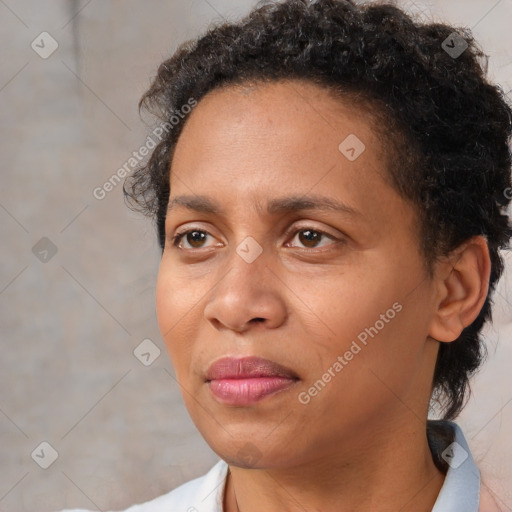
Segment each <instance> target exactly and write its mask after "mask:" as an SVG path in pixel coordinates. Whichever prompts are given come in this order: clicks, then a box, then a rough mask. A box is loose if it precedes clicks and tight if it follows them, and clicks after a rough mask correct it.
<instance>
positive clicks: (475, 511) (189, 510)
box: [62, 422, 501, 512]
mask: <svg viewBox="0 0 512 512" xmlns="http://www.w3.org/2000/svg"><path fill="white" fill-rule="evenodd" d="M447 423H448V424H449V425H450V426H452V428H453V430H454V434H455V438H454V439H455V441H454V443H452V444H451V445H450V446H449V447H446V449H445V451H443V454H444V457H443V458H445V460H447V462H448V460H449V461H450V462H449V464H450V465H449V468H448V471H447V473H446V477H445V480H444V483H443V487H442V488H441V491H440V492H439V495H438V497H437V500H436V502H435V505H434V508H433V509H432V512H501V511H500V509H499V508H498V506H497V505H496V503H495V502H494V500H492V498H491V496H490V495H489V493H488V492H487V491H486V490H485V487H484V486H482V485H481V482H480V472H479V470H478V468H477V467H476V465H475V462H474V460H473V457H472V455H471V452H470V450H469V446H468V444H467V442H466V439H465V437H464V434H463V433H462V430H461V429H460V427H459V426H458V425H457V424H456V423H453V422H447ZM227 471H228V465H227V463H226V462H225V461H223V460H219V462H217V463H216V464H215V465H214V466H213V467H212V468H211V469H210V471H208V473H206V474H205V475H203V476H201V477H199V478H196V479H194V480H190V481H189V482H186V483H184V484H183V485H181V486H179V487H177V488H176V489H174V490H173V491H171V492H169V493H167V494H164V495H162V496H160V497H158V498H155V499H153V500H151V501H148V502H146V503H142V504H140V505H133V506H131V507H129V508H127V509H126V510H125V511H123V512H223V509H222V503H223V497H224V486H225V483H226V476H227ZM481 491H482V496H480V494H481ZM62 512H90V511H86V510H83V509H74V510H64V511H62Z"/></svg>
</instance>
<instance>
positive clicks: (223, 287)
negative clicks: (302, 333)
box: [204, 251, 287, 333]
mask: <svg viewBox="0 0 512 512" xmlns="http://www.w3.org/2000/svg"><path fill="white" fill-rule="evenodd" d="M267 256H268V255H267V254H265V251H263V252H262V253H261V254H260V255H259V256H258V258H256V260H254V261H252V262H251V263H248V262H247V261H245V260H244V259H243V258H242V257H241V256H239V254H238V253H237V252H236V251H233V254H232V256H231V258H230V261H229V264H228V266H229V269H228V270H227V271H224V272H223V276H222V277H221V278H220V279H219V282H218V283H217V285H216V286H214V288H213V290H212V292H211V296H210V298H209V300H208V302H207V303H206V305H205V308H204V317H205V319H206V320H207V321H208V322H209V323H210V324H211V325H212V326H213V327H214V328H215V329H217V330H232V331H236V332H237V333H243V332H245V331H247V330H249V329H254V328H257V329H261V328H268V329H275V328H276V327H279V326H280V325H282V324H283V322H284V321H285V320H286V316H287V308H286V302H285V297H284V290H285V289H286V287H285V286H284V284H283V283H282V281H281V280H280V279H279V278H278V276H277V274H276V272H275V271H273V270H272V268H271V267H270V266H269V263H270V261H269V259H270V258H269V257H267Z"/></svg>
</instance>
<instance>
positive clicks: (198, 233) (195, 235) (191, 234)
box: [172, 229, 210, 249]
mask: <svg viewBox="0 0 512 512" xmlns="http://www.w3.org/2000/svg"><path fill="white" fill-rule="evenodd" d="M208 236H210V233H208V232H207V231H204V230H202V229H188V230H187V231H182V232H181V233H176V235H174V237H173V238H172V244H173V246H176V247H178V248H180V249H202V248H203V247H204V246H203V245H201V244H202V243H204V241H205V240H206V238H207V237H208ZM182 240H184V242H186V243H187V244H188V245H189V247H182V244H181V241H182Z"/></svg>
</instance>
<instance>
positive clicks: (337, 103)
mask: <svg viewBox="0 0 512 512" xmlns="http://www.w3.org/2000/svg"><path fill="white" fill-rule="evenodd" d="M372 122H373V121H372V119H371V118H370V117H369V115H367V114H364V112H362V111H361V110H358V108H357V107H355V106H354V105H353V104H352V103H351V102H348V101H347V102H343V101H342V100H340V99H336V98H334V97H333V96H332V95H331V94H330V93H329V92H328V91H327V90H326V89H324V88H322V87H320V86H318V85H314V84H311V83H307V82H302V81H295V80H293V81H280V82H277V83H272V84H265V85H263V84H261V85H257V86H255V87H251V88H240V87H227V88H223V89H220V90H216V91H213V92H211V93H209V94H208V95H207V96H205V97H204V98H203V99H202V100H201V101H200V102H199V104H198V106H197V107H196V108H195V109H194V111H193V113H192V114H191V116H190V117H189V119H188V121H187V124H186V125H185V127H184V129H183V132H182V134H181V135H180V138H179V141H178V143H177V146H176V151H175V154H174V157H173V162H172V165H171V173H170V184H171V197H170V201H171V202H172V201H173V199H174V198H176V197H177V196H181V195H192V196H194V195H204V196H208V197H209V198H210V199H211V200H213V201H215V202H217V203H218V204H219V205H220V206H221V207H222V208H223V210H224V213H222V214H217V213H206V212H198V211H194V210H190V209H188V208H185V207H183V206H180V205H174V206H173V208H172V209H171V210H169V212H168V214H167V218H166V235H167V240H166V246H165V250H164V253H163V257H162V260H161V266H160V271H159V275H158V281H157V297H156V301H157V317H158V322H159V326H160V330H161V332H162V336H163V338H164V340H165V343H166V346H167V349H168V351H169V354H170V357H171V359H172V362H173V365H174V368H175V371H176V376H177V380H178V382H179V383H180V387H181V390H182V395H183V399H184V402H185V405H186V407H187V409H188V411H189V413H190V416H191V418H192V420H193V421H194V423H195V425H196V426H197V428H198V430H199V431H200V433H201V434H202V435H203V437H204V438H205V440H206V441H207V442H208V444H209V445H210V446H211V448H212V449H213V450H214V451H215V452H216V453H217V454H218V455H219V456H220V457H221V458H223V459H224V460H226V461H227V462H228V464H229V465H230V470H231V475H230V476H229V477H228V479H227V483H226V487H225V494H224V510H225V511H228V512H231V511H236V510H241V511H243V512H253V511H257V510H265V511H267V512H274V511H275V512H277V511H301V512H303V511H305V510H307V511H322V512H331V511H332V512H334V511H336V512H339V511H340V510H347V511H348V510H349V511H351V512H358V511H367V510H373V511H393V512H396V511H397V510H401V511H402V512H405V511H414V512H418V511H422V510H425V511H429V510H431V508H432V506H433V505H434V503H435V501H436V498H437V496H438V494H439V490H440V488H441V486H442V484H443V480H444V475H443V474H442V473H441V472H440V471H438V470H437V469H436V467H435V466H434V464H433V461H432V458H431V454H430V450H429V448H428V444H427V438H426V432H425V423H426V418H427V412H428V404H429V399H430V395H431V384H432V377H433V371H434V366H435V360H436V356H437V352H438V348H439V341H442V342H450V341H453V340H454V339H456V338H457V337H458V335H459V334H460V331H461V330H462V328H463V327H464V326H465V325H468V324H469V323H471V322H472V321H473V320H474V318H476V315H477V314H478V311H479V310H480V308H481V307H482V305H483V301H484V300H485V294H486V291H487V284H486V283H488V275H489V265H490V264H489V255H488V251H487V246H486V244H485V241H484V240H483V239H482V238H480V237H475V238H474V239H472V240H471V241H469V242H468V243H467V244H466V245H465V246H464V247H461V248H460V250H458V251H456V252H455V253H454V254H452V255H450V257H448V258H445V259H443V260H441V261H440V262H439V263H437V264H436V266H435V269H434V270H435V272H434V275H433V277H432V278H429V276H428V274H427V272H426V269H425V262H424V259H423V256H422V254H421V253H420V250H419V240H418V224H417V218H416V214H415V210H414V207H413V206H412V205H411V204H410V203H409V202H407V201H405V200H404V199H403V198H402V197H401V196H400V195H399V194H398V193H397V192H396V191H395V190H394V189H393V188H392V187H391V186H390V185H389V181H388V180H387V179H386V178H387V177H386V174H385V173H386V157H385V154H384V148H383V146H382V142H381V140H382V138H379V137H377V135H376V134H375V133H374V131H373V130H372ZM349 134H355V135H356V136H357V137H358V138H359V139H360V140H361V141H363V143H364V144H365V147H366V148H365V151H364V152H363V153H362V154H361V155H360V156H359V157H358V158H357V159H356V160H354V161H350V160H349V159H347V158H346V157H345V156H344V155H343V154H342V153H341V152H340V151H339V149H338V146H339V144H340V143H341V142H342V141H343V140H344V139H345V138H346V137H347V136H348V135H349ZM288 195H297V196H311V195H321V196H327V197H329V198H332V199H335V200H337V201H342V202H343V203H345V204H346V205H347V206H348V207H349V208H351V209H353V210H354V211H355V212H357V213H348V212H346V211H345V212H343V211H334V210H322V209H308V210H301V211H288V212H279V213H274V214H268V213H267V208H266V207H267V202H268V201H269V200H271V199H275V198H281V197H284V196H288ZM185 229H192V230H193V229H195V230H202V231H205V232H207V234H206V235H205V236H204V238H203V239H201V238H193V237H190V236H189V237H184V238H182V239H181V241H180V244H179V245H178V246H175V245H173V242H172V237H173V236H174V235H175V234H176V232H177V230H185ZM301 229H302V230H303V231H300V230H301ZM307 229H310V230H320V231H324V232H326V233H328V234H329V235H330V236H332V237H333V238H332V239H331V238H329V237H328V236H325V235H324V236H318V238H317V239H308V237H307V236H304V235H305V231H304V230H306V231H307ZM248 236H251V237H252V238H254V239H255V240H256V241H257V242H258V243H259V245H260V246H261V248H262V253H261V254H260V255H259V256H258V257H257V258H256V259H255V261H253V262H252V263H247V262H246V261H245V260H244V259H242V258H241V257H240V256H239V254H238V253H237V252H236V248H237V247H238V246H239V245H240V244H241V242H242V241H243V240H244V239H245V238H246V237H248ZM394 303H399V304H400V305H401V306H402V309H401V311H400V312H399V313H397V314H396V315H395V317H394V318H393V319H392V320H390V321H389V322H387V323H385V326H384V327H383V328H382V329H380V330H379V332H378V334H377V335H376V336H374V338H369V339H368V343H367V345H366V346H362V350H361V351H360V352H358V353H357V355H355V356H354V357H353V359H352V360H350V361H348V364H346V366H344V367H343V370H342V371H341V372H339V373H336V376H335V377H334V378H332V379H331V381H330V382H329V383H328V384H327V385H326V386H325V387H324V388H323V389H322V391H321V392H319V393H318V394H317V395H316V396H314V397H312V398H311V400H310V401H309V403H307V404H303V403H301V402H300V401H299V399H298V394H299V393H300V392H307V390H308V389H309V388H310V387H311V386H312V385H313V384H314V383H315V381H318V379H320V378H321V377H322V375H323V374H324V373H325V372H326V370H327V369H328V368H329V367H332V365H333V363H334V362H335V361H336V360H337V357H338V356H340V355H341V356H343V354H344V353H345V352H346V351H347V350H349V348H350V346H351V343H352V341H353V340H356V339H357V336H358V334H359V333H361V332H362V331H364V329H365V328H368V327H370V326H374V325H375V324H376V321H377V320H379V319H380V318H381V316H380V315H381V314H384V313H385V312H386V311H387V310H389V309H390V308H391V307H392V305H393V304H394ZM256 319H259V320H256ZM437 340H438V341H437ZM247 355H257V356H261V357H265V358H267V359H270V360H273V361H275V362H277V363H279V364H282V365H285V366H287V367H289V368H291V369H293V370H294V371H295V372H296V374H297V375H298V376H299V380H298V381H297V382H296V384H294V385H293V386H292V387H291V388H289V389H286V390H283V391H280V392H278V393H276V394H274V395H270V396H267V397H266V398H265V399H263V400H261V401H259V402H257V403H256V404H253V405H251V406H227V405H223V404H221V403H220V402H219V401H217V400H216V399H215V397H214V396H213V395H212V394H211V392H210V390H209V386H208V384H207V383H206V382H205V374H206V371H207V369H208V367H209V365H210V364H211V363H212V362H213V361H215V360H216V359H218V358H220V357H222V356H247ZM248 443H249V444H248ZM249 452H251V453H252V454H253V456H252V457H251V459H252V460H250V461H249V460H248V458H247V453H249ZM235 492H236V499H235Z"/></svg>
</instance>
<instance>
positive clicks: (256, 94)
mask: <svg viewBox="0 0 512 512" xmlns="http://www.w3.org/2000/svg"><path fill="white" fill-rule="evenodd" d="M375 123H376V121H375V117H374V116H371V115H369V114H368V111H367V110H366V109H361V108H359V107H357V106H355V105H354V103H353V102H352V100H351V99H349V98H347V99H346V100H343V98H341V99H340V98H338V97H335V96H334V94H333V93H332V92H331V91H330V90H329V89H327V88H325V87H322V86H319V85H316V84H312V83H309V82H303V81H298V80H287V81H277V82H271V83H259V84H256V85H249V86H247V85H244V86H228V87H225V88H221V89H217V90H214V91H212V92H210V93H209V94H207V95H206V96H205V97H204V98H202V99H201V101H200V102H199V104H198V105H197V107H196V108H195V109H194V111H193V112H192V114H191V115H190V117H189V119H188V120H187V123H186V125H185V127H184V129H183V131H182V133H181V135H180V138H179V140H178V143H177V146H176V149H175V152H174V155H173V162H172V170H173V171H176V172H178V170H179V171H181V172H182V173H183V172H186V173H187V175H188V176H190V178H191V179H192V178H193V177H194V176H197V177H198V176H199V175H201V177H202V179H208V177H212V178H215V177H217V178H220V177H221V176H216V174H217V173H220V172H221V173H222V177H223V178H224V179H236V178H238V177H240V176H241V175H245V179H246V181H248V180H250V181H251V183H255V182H257V181H258V179H261V180H264V181H265V182H267V183H271V182H277V181H282V180H283V179H286V178H287V174H291V175H289V176H288V178H290V179H293V180H294V181H295V182H296V183H298V182H302V183H303V182H304V180H305V181H306V182H307V181H308V179H310V178H311V177H312V175H316V176H317V177H319V175H323V174H324V173H327V172H329V169H331V168H332V167H333V166H336V165H338V164H339V163H340V161H341V163H343V164H348V165H347V166H348V167H352V168H353V169H360V170H361V169H362V168H363V165H362V164H363V163H364V167H365V168H366V169H367V170H372V169H373V171H374V172H377V173H378V174H381V175H383V173H384V171H385V167H386V161H387V159H386V155H385V151H384V149H385V148H384V146H383V144H382V142H381V140H380V138H379V136H378V135H377V133H376V130H374V128H375ZM360 157H361V158H360ZM206 171H208V173H206ZM287 171H288V172H287ZM172 180H173V176H172V173H171V183H172ZM176 185H177V186H179V185H178V183H176Z"/></svg>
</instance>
